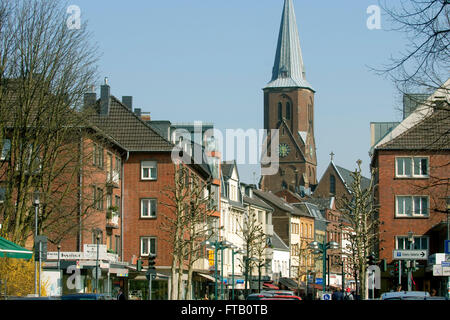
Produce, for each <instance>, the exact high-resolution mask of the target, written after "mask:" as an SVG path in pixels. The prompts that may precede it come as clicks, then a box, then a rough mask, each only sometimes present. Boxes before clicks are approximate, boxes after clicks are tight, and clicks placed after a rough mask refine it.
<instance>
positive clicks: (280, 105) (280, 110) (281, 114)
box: [278, 102, 283, 120]
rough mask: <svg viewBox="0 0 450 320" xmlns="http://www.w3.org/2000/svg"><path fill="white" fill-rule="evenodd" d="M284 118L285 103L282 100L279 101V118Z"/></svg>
mask: <svg viewBox="0 0 450 320" xmlns="http://www.w3.org/2000/svg"><path fill="white" fill-rule="evenodd" d="M282 118H283V105H282V104H281V102H279V103H278V120H281V119H282Z"/></svg>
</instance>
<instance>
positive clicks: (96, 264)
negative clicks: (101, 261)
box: [95, 233, 100, 293]
mask: <svg viewBox="0 0 450 320" xmlns="http://www.w3.org/2000/svg"><path fill="white" fill-rule="evenodd" d="M99 247H100V234H98V233H97V261H96V263H95V293H98V270H99V266H98V252H99Z"/></svg>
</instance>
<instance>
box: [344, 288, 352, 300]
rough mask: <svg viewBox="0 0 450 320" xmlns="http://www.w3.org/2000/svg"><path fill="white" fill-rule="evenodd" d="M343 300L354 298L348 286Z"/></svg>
mask: <svg viewBox="0 0 450 320" xmlns="http://www.w3.org/2000/svg"><path fill="white" fill-rule="evenodd" d="M344 300H354V298H353V294H352V293H351V291H350V288H347V290H346V292H345V296H344Z"/></svg>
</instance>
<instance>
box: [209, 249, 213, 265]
mask: <svg viewBox="0 0 450 320" xmlns="http://www.w3.org/2000/svg"><path fill="white" fill-rule="evenodd" d="M208 262H209V266H210V267H214V250H209V251H208Z"/></svg>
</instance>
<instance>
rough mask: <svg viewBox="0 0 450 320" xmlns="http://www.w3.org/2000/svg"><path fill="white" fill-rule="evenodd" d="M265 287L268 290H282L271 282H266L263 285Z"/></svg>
mask: <svg viewBox="0 0 450 320" xmlns="http://www.w3.org/2000/svg"><path fill="white" fill-rule="evenodd" d="M263 287H265V288H268V289H273V290H279V289H280V288H278V287H277V286H276V285H274V284H271V283H269V282H264V283H263Z"/></svg>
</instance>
